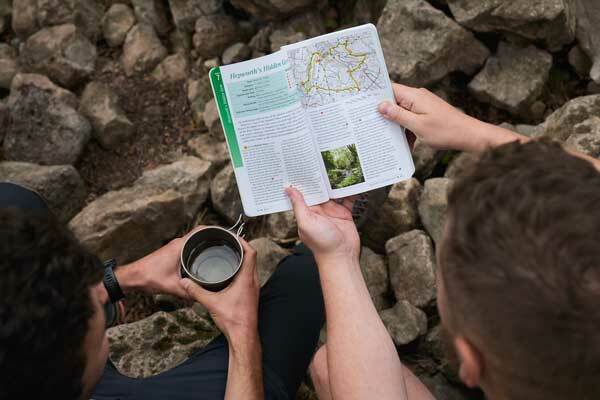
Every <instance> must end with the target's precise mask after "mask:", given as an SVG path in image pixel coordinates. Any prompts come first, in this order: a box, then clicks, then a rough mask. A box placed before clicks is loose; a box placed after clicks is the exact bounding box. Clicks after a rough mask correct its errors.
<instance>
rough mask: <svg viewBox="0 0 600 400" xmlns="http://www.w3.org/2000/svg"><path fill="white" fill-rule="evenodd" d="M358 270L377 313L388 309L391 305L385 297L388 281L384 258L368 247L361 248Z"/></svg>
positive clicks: (387, 291)
mask: <svg viewBox="0 0 600 400" xmlns="http://www.w3.org/2000/svg"><path fill="white" fill-rule="evenodd" d="M360 270H361V271H362V274H363V277H364V278H365V282H366V284H367V289H369V294H370V295H371V299H372V300H373V304H374V305H375V308H376V309H377V311H381V310H384V309H386V308H389V307H390V306H391V304H390V302H389V300H388V298H387V295H388V293H389V289H390V281H389V279H388V269H387V266H386V264H385V259H384V257H383V256H381V255H379V254H377V253H375V252H374V251H373V250H371V249H369V248H368V247H363V248H362V250H361V253H360Z"/></svg>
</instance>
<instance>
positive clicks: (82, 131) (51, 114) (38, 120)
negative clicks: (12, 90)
mask: <svg viewBox="0 0 600 400" xmlns="http://www.w3.org/2000/svg"><path fill="white" fill-rule="evenodd" d="M11 97H12V98H11V102H10V103H11V104H10V107H11V110H10V123H9V125H8V130H7V132H6V136H5V138H4V157H5V158H6V159H7V160H14V161H27V162H31V163H36V164H44V165H64V164H74V163H75V162H76V161H77V160H78V159H79V156H80V155H81V153H82V152H83V149H84V147H85V145H86V143H87V142H88V140H89V139H90V137H91V130H92V129H91V126H90V123H89V122H88V121H87V119H85V118H84V117H83V116H82V115H81V114H80V113H79V112H77V111H76V110H75V109H74V108H73V107H71V106H70V105H68V104H66V103H64V102H62V101H60V100H58V99H56V98H55V97H53V96H52V95H51V94H50V93H48V92H47V91H44V90H41V89H37V88H35V87H33V86H23V91H22V94H20V95H18V96H11Z"/></svg>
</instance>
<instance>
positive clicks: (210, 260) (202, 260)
mask: <svg viewBox="0 0 600 400" xmlns="http://www.w3.org/2000/svg"><path fill="white" fill-rule="evenodd" d="M190 260H193V262H192V266H191V268H190V272H191V273H192V274H194V276H196V277H197V278H199V279H201V280H202V281H204V282H210V283H216V282H221V281H223V280H225V279H227V278H229V277H230V276H231V275H233V273H234V272H235V271H236V269H237V267H238V265H239V263H240V256H239V254H238V253H236V252H235V250H233V249H232V248H231V247H230V246H226V245H219V246H211V247H208V248H205V249H203V250H200V251H196V252H194V253H192V254H191V256H190ZM188 265H189V264H188Z"/></svg>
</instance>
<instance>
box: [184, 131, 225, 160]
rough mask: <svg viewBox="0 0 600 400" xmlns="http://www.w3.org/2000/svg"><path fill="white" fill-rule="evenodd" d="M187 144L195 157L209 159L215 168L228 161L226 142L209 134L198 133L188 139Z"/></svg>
mask: <svg viewBox="0 0 600 400" xmlns="http://www.w3.org/2000/svg"><path fill="white" fill-rule="evenodd" d="M187 145H188V148H189V149H190V150H191V152H192V153H193V154H194V155H195V156H196V157H199V158H201V159H203V160H206V161H210V162H211V163H212V164H213V165H214V166H215V168H222V167H224V166H225V164H227V162H228V161H229V150H228V149H227V143H225V142H221V141H220V140H217V139H215V138H213V137H212V136H210V135H198V136H196V137H194V138H192V139H190V140H189V141H188V142H187Z"/></svg>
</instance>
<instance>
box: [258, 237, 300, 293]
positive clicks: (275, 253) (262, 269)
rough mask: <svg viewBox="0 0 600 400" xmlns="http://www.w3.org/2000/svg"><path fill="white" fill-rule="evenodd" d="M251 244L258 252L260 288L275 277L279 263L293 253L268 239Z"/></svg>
mask: <svg viewBox="0 0 600 400" xmlns="http://www.w3.org/2000/svg"><path fill="white" fill-rule="evenodd" d="M249 244H250V246H251V247H252V248H253V249H255V250H256V269H257V270H258V280H259V281H260V286H263V285H264V284H265V283H267V281H268V280H269V278H270V277H271V275H273V272H275V270H276V269H277V265H279V262H280V261H281V260H283V259H284V258H285V257H286V256H288V255H289V254H291V252H290V251H289V250H286V249H284V248H282V247H280V246H279V245H278V244H277V243H275V242H274V241H272V240H271V239H268V238H259V239H254V240H252V241H250V243H249Z"/></svg>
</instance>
